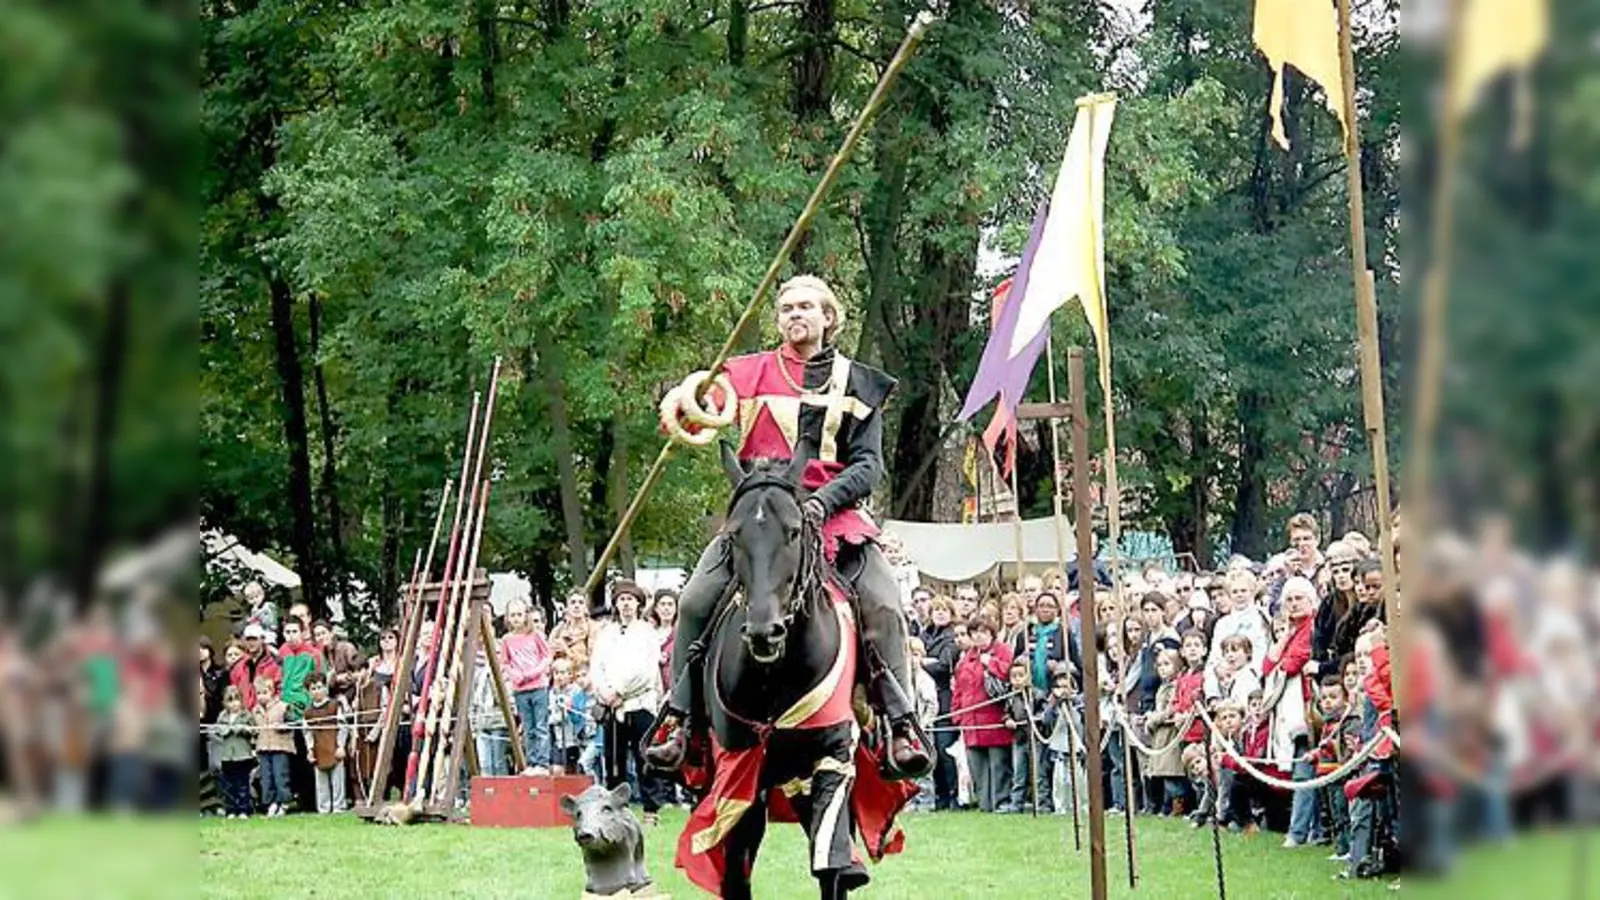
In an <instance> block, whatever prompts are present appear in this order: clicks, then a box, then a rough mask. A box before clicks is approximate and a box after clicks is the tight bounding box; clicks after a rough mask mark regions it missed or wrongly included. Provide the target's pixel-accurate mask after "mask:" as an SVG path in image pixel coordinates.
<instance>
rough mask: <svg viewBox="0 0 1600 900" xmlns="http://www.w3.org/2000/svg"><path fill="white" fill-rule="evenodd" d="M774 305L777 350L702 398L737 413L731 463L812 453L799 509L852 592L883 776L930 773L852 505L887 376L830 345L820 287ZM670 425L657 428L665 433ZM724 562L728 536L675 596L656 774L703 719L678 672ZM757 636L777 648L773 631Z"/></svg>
mask: <svg viewBox="0 0 1600 900" xmlns="http://www.w3.org/2000/svg"><path fill="white" fill-rule="evenodd" d="M776 306H777V308H776V319H777V325H778V331H779V334H780V335H781V336H782V339H783V343H782V345H781V346H780V347H778V348H777V349H775V350H767V351H763V352H760V353H752V354H748V355H746V356H740V357H736V358H734V359H731V360H729V361H728V363H727V366H726V376H727V377H726V379H724V380H721V381H720V382H719V385H720V386H719V387H718V388H716V389H713V391H712V397H711V401H712V404H713V405H714V406H717V407H720V408H723V409H728V410H737V414H736V418H737V422H738V424H739V427H740V432H741V436H740V444H739V448H738V456H739V459H740V460H743V461H746V462H749V461H753V460H757V459H769V460H787V459H791V458H792V457H793V456H794V454H796V453H810V452H813V451H814V452H815V454H816V456H815V458H812V459H807V460H805V461H804V469H803V475H802V484H801V487H802V488H803V489H804V490H805V491H806V492H807V493H806V494H805V499H804V501H803V506H802V508H803V510H804V512H805V515H806V516H807V517H808V519H810V520H811V521H812V522H813V523H814V524H816V525H818V526H819V527H820V529H821V532H822V535H823V539H824V547H825V551H824V552H825V553H827V554H828V556H829V558H830V559H831V560H832V561H833V563H834V565H835V568H836V569H837V570H838V572H839V573H840V577H841V578H842V579H844V580H845V581H846V582H847V583H848V584H849V585H850V586H851V587H853V588H854V593H855V596H856V598H857V604H858V609H857V615H858V621H860V622H861V624H862V643H863V652H864V656H863V657H862V658H863V660H865V661H866V662H867V665H866V666H865V673H864V677H865V680H866V682H867V684H866V687H867V694H868V698H869V701H870V702H871V703H872V705H873V706H874V707H875V709H876V711H877V712H878V713H879V714H880V715H882V716H883V717H884V718H885V719H886V720H887V722H888V723H889V747H888V751H889V752H888V753H887V754H886V756H885V759H884V765H885V774H886V775H888V776H889V777H891V778H918V777H921V776H922V775H924V774H926V773H927V772H928V771H930V770H931V769H932V765H933V760H932V758H931V757H930V755H929V753H928V750H927V742H926V740H925V739H924V738H923V736H922V732H921V731H920V729H919V728H918V726H917V722H916V709H915V704H914V703H913V702H912V701H911V699H910V693H909V691H910V689H911V686H912V685H914V683H915V682H914V681H913V680H912V677H911V671H910V669H909V667H908V664H907V660H906V643H907V641H906V620H905V614H904V611H903V610H902V608H901V602H900V595H899V589H898V588H897V586H896V584H895V581H894V577H893V574H892V572H891V570H890V567H889V564H888V562H887V561H886V560H885V559H884V556H883V553H882V552H881V551H880V550H879V549H878V546H877V544H876V542H875V540H876V538H877V535H878V528H877V526H876V525H875V524H874V523H873V522H872V520H871V518H870V517H869V516H868V515H867V513H866V511H865V510H863V509H862V508H861V504H862V502H863V501H865V500H866V499H867V498H868V497H870V496H871V494H872V490H873V488H874V487H876V486H877V484H878V483H879V481H881V480H882V478H883V474H884V463H883V406H884V403H885V402H886V401H887V400H888V398H889V395H890V393H892V392H893V390H894V387H895V380H894V379H893V378H891V377H890V376H888V375H886V374H884V373H883V372H880V371H878V370H877V369H874V368H872V367H870V366H866V365H862V364H861V363H859V362H855V361H853V360H850V359H848V358H846V357H845V356H844V355H843V354H841V353H839V352H838V350H837V349H836V348H835V347H834V338H835V337H836V335H837V334H838V332H839V328H840V326H841V325H843V323H844V318H845V315H844V309H843V307H842V306H841V304H840V302H839V299H838V297H836V296H835V295H834V293H833V291H832V290H831V289H830V288H829V287H828V285H827V284H826V283H825V282H823V281H822V279H820V278H816V277H814V276H810V275H801V276H798V277H795V278H791V279H790V280H788V281H787V282H785V283H784V284H783V285H782V286H781V287H780V288H779V289H778V294H777V303H776ZM730 388H731V392H732V394H733V395H734V396H731V397H730V396H727V392H728V390H729V389H730ZM673 424H676V423H669V422H666V421H664V422H663V425H664V426H666V427H669V428H670V427H671V426H672V425H673ZM731 559H732V557H731V554H730V553H729V547H728V536H727V535H726V534H721V533H719V534H718V535H717V536H716V537H715V538H713V539H712V541H711V544H710V545H709V546H708V547H707V548H706V550H705V552H704V553H703V554H701V557H700V561H699V562H698V563H697V564H696V566H695V570H694V573H693V574H692V575H691V576H690V578H689V582H688V584H687V585H685V586H684V589H683V593H682V594H681V595H680V596H679V598H678V622H677V634H676V636H675V638H674V642H673V649H672V669H671V679H672V683H671V685H670V693H669V694H668V696H667V698H666V701H665V704H664V705H663V708H662V710H661V714H660V716H659V719H658V723H657V727H655V728H652V729H651V732H650V734H651V738H650V741H651V743H650V745H649V746H648V747H647V748H646V749H645V754H644V755H645V759H646V761H647V762H648V763H649V764H650V765H651V766H653V767H655V768H657V769H661V770H664V771H676V770H677V769H678V768H679V767H680V766H682V764H683V762H684V758H685V755H686V753H687V748H688V738H689V729H690V723H695V724H696V726H697V725H698V723H699V722H701V721H702V719H703V710H699V709H697V708H696V706H697V700H698V699H699V698H697V697H696V690H695V686H696V685H697V684H698V683H699V678H698V677H697V674H696V671H694V670H690V669H691V667H696V666H698V665H699V664H700V662H701V661H702V660H703V658H704V655H705V641H706V639H707V636H706V635H705V631H706V628H707V625H708V623H710V622H711V621H712V619H713V618H714V616H715V615H716V612H717V606H718V603H719V601H721V600H722V598H723V597H724V596H725V595H727V594H729V593H730V591H729V590H728V587H729V585H730V583H731V581H732V580H733V579H734V577H735V576H734V572H733V567H732V562H731ZM780 628H781V626H780ZM764 637H766V638H768V639H771V640H773V641H774V642H778V643H781V640H782V634H781V633H780V634H778V635H767V636H764ZM686 670H690V671H689V673H688V674H687V675H686V674H685V672H686Z"/></svg>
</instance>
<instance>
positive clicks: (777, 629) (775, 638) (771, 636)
mask: <svg viewBox="0 0 1600 900" xmlns="http://www.w3.org/2000/svg"><path fill="white" fill-rule="evenodd" d="M788 634H789V629H787V628H785V627H783V623H782V622H779V623H778V624H776V625H774V626H772V630H771V631H769V632H767V640H768V641H770V642H771V643H774V644H781V643H783V639H784V638H785V637H786V636H788Z"/></svg>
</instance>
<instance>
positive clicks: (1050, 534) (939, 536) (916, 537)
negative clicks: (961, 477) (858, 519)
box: [883, 518, 1078, 582]
mask: <svg viewBox="0 0 1600 900" xmlns="http://www.w3.org/2000/svg"><path fill="white" fill-rule="evenodd" d="M1062 528H1063V532H1062V535H1061V546H1062V549H1063V552H1064V553H1065V560H1063V559H1062V558H1061V557H1058V556H1057V555H1056V520H1055V519H1054V518H1047V519H1026V520H1024V521H1023V522H1022V560H1023V567H1024V568H1025V569H1026V570H1027V571H1030V572H1042V571H1043V570H1045V569H1051V568H1055V567H1056V566H1059V565H1061V563H1062V562H1063V561H1066V562H1071V561H1072V560H1075V559H1077V558H1078V553H1077V539H1076V538H1075V537H1074V535H1073V532H1072V530H1071V524H1070V523H1068V522H1065V521H1064V522H1062ZM883 530H884V532H885V533H887V534H889V535H892V536H893V537H896V538H899V539H900V542H901V544H902V545H903V546H904V547H905V556H906V560H907V561H909V562H910V563H911V564H912V565H915V566H916V567H917V570H918V571H920V572H921V573H922V575H923V577H925V578H931V579H933V580H936V581H947V582H959V581H978V580H982V579H986V578H988V577H990V576H991V575H994V574H996V573H997V570H998V574H1000V575H1001V576H1002V577H1005V578H1014V577H1015V576H1016V569H1017V525H1016V523H1015V522H984V523H981V524H971V525H966V524H961V523H948V522H944V523H941V522H905V521H901V520H897V519H891V520H889V521H887V522H884V523H883Z"/></svg>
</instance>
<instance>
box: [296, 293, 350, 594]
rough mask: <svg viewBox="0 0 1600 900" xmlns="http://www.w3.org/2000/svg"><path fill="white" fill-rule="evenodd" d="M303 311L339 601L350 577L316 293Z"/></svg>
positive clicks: (332, 586)
mask: <svg viewBox="0 0 1600 900" xmlns="http://www.w3.org/2000/svg"><path fill="white" fill-rule="evenodd" d="M307 312H308V313H309V316H310V322H311V382H312V386H313V387H314V389H315V390H316V394H317V419H318V422H319V424H320V426H321V427H320V429H319V430H320V431H321V433H322V480H321V483H320V484H319V485H318V489H319V490H320V491H321V492H322V502H323V504H324V505H325V506H326V507H327V512H328V534H329V542H328V545H329V547H331V548H332V550H333V559H332V566H331V569H330V571H329V575H330V579H329V580H330V584H329V588H330V590H333V591H335V592H336V593H338V595H339V596H340V598H341V599H342V598H343V597H344V595H345V591H344V585H345V579H346V578H348V577H349V575H350V560H349V557H348V556H347V555H346V554H345V546H344V514H343V512H342V511H341V509H340V508H339V479H338V457H337V456H336V455H335V450H334V448H335V446H336V444H337V438H338V435H339V423H338V422H337V421H336V420H335V418H334V415H333V407H332V406H331V405H330V404H329V403H328V380H327V378H326V377H325V376H324V374H323V370H322V300H321V298H319V297H318V296H317V294H316V292H312V294H311V299H310V303H309V304H308V306H307ZM334 579H337V582H338V583H337V584H336V585H335V584H333V583H332V582H333V581H334Z"/></svg>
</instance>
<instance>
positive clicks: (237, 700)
mask: <svg viewBox="0 0 1600 900" xmlns="http://www.w3.org/2000/svg"><path fill="white" fill-rule="evenodd" d="M254 725H255V720H254V719H252V718H251V716H250V713H249V711H247V710H246V709H245V708H244V695H243V694H241V693H240V692H239V689H238V688H236V687H234V686H233V685H231V684H230V685H228V687H226V688H225V689H223V691H222V712H221V713H219V714H218V715H217V721H216V724H215V725H214V726H213V727H212V731H211V742H212V744H213V745H214V746H215V747H216V748H217V750H216V758H217V760H218V761H219V763H220V764H221V769H220V770H219V772H218V776H219V777H218V781H219V782H220V787H221V789H222V813H223V815H225V816H227V817H228V818H230V819H248V818H250V770H252V769H254V768H255V767H256V748H255V741H254V739H253V738H252V734H253V732H254V730H255V729H254Z"/></svg>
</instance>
